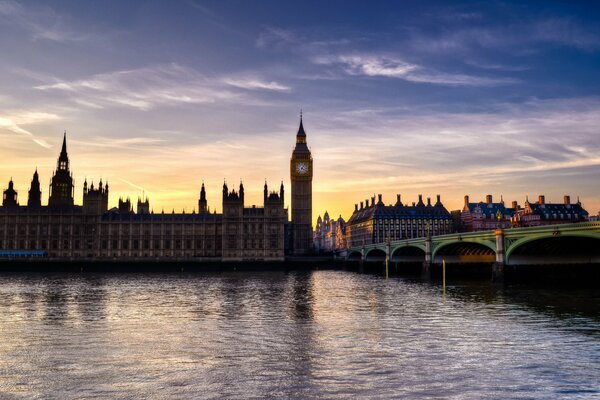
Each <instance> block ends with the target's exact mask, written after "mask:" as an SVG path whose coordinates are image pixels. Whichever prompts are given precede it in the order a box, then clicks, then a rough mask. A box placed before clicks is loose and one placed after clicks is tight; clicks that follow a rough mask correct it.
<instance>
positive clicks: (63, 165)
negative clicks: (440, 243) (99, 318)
mask: <svg viewBox="0 0 600 400" xmlns="http://www.w3.org/2000/svg"><path fill="white" fill-rule="evenodd" d="M290 177H291V207H292V212H291V214H292V215H291V220H289V218H288V210H287V209H286V208H285V206H284V186H283V183H281V186H280V187H279V191H269V190H268V187H267V183H266V182H265V186H264V200H263V206H262V207H257V206H254V205H253V206H251V207H246V206H245V204H244V185H243V184H242V183H240V185H239V188H238V190H236V189H234V188H232V189H231V190H230V189H229V187H228V186H227V184H226V183H224V184H223V197H222V199H223V203H222V207H223V208H222V214H217V213H216V212H213V213H211V212H210V211H209V207H208V204H207V201H206V190H205V187H204V184H202V188H201V190H200V199H199V200H198V212H192V213H174V212H173V213H170V214H169V213H167V214H165V213H164V212H161V213H154V212H150V204H149V200H148V199H147V198H146V199H138V202H137V209H136V210H135V212H134V210H133V207H132V204H131V202H130V200H129V199H127V200H123V199H119V203H118V207H115V208H112V209H108V194H109V188H108V183H105V184H104V185H103V183H102V181H100V182H99V184H98V186H96V187H94V184H93V183H92V184H91V185H89V186H88V184H87V181H86V182H84V184H83V205H81V206H80V205H75V204H74V199H73V197H74V184H73V177H72V173H71V170H70V165H69V157H68V153H67V140H66V133H65V137H64V139H63V143H62V149H61V152H60V155H59V157H58V162H57V168H56V171H55V172H54V175H53V177H52V180H51V183H50V193H49V198H48V205H44V206H43V205H42V192H41V189H40V182H39V177H38V173H37V170H36V171H35V173H34V175H33V179H32V181H31V186H30V189H29V196H28V199H27V205H26V206H21V205H19V203H18V197H17V192H16V191H15V189H14V185H13V182H12V179H11V181H10V182H9V185H8V188H7V189H6V190H4V193H3V199H2V207H0V258H6V257H8V258H12V257H25V258H28V257H44V258H50V259H61V260H62V259H65V260H79V259H90V258H94V259H100V260H102V259H106V260H111V259H118V260H121V259H132V260H133V259H135V260H138V259H139V260H144V259H146V260H170V259H174V260H207V261H211V260H214V261H283V260H285V259H286V256H306V255H311V254H314V253H315V252H317V253H323V252H326V253H327V252H335V251H339V250H343V249H345V248H346V247H349V246H360V245H368V244H371V243H377V242H383V241H385V240H399V239H405V238H413V237H422V236H425V235H434V236H435V235H441V234H445V233H451V232H454V231H457V230H479V229H493V227H495V226H497V224H500V225H502V226H503V227H507V226H509V225H513V226H514V225H515V224H529V225H532V224H533V225H539V224H546V223H553V224H554V223H565V222H576V221H583V220H585V219H587V217H588V215H587V212H586V211H585V210H584V209H583V208H582V207H581V203H579V201H577V203H571V202H570V198H569V197H568V196H565V201H564V203H562V204H546V203H545V201H544V198H543V196H540V200H539V201H538V202H537V203H530V202H529V201H527V202H526V203H525V207H524V208H520V207H519V206H518V205H516V204H514V203H516V202H514V203H513V207H512V208H510V207H505V206H504V202H503V201H502V202H501V203H493V202H492V200H491V196H488V198H487V199H486V202H485V203H483V202H481V203H470V202H469V200H468V196H467V197H466V198H465V207H464V209H463V210H457V211H455V212H454V211H453V212H452V213H450V212H448V210H447V209H446V208H445V207H444V206H443V204H442V203H441V200H440V196H439V195H438V196H437V201H436V203H435V204H431V201H430V199H429V198H428V199H427V204H425V203H424V202H423V199H422V196H421V195H419V201H418V203H412V205H409V204H403V203H402V201H401V199H400V195H397V199H396V203H395V204H389V205H385V204H384V203H383V201H382V196H381V195H378V199H377V202H376V201H375V196H373V197H372V198H371V199H370V200H369V199H367V200H365V202H361V203H360V206H359V205H358V204H356V205H355V208H354V212H353V214H352V215H351V217H350V218H349V219H348V222H346V221H344V220H343V218H342V217H341V216H340V218H338V219H330V218H329V215H328V214H327V213H325V219H324V220H322V219H321V217H320V216H319V218H318V220H317V226H316V227H315V228H316V229H315V232H314V234H313V228H312V179H313V158H312V155H311V153H310V150H309V148H308V145H307V142H306V132H305V131H304V127H303V123H302V115H301V116H300V126H299V128H298V132H297V134H296V146H295V148H294V150H293V152H292V156H291V159H290ZM496 218H498V220H497V221H496Z"/></svg>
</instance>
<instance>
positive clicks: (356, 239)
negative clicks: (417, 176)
mask: <svg viewBox="0 0 600 400" xmlns="http://www.w3.org/2000/svg"><path fill="white" fill-rule="evenodd" d="M452 225H453V224H452V217H451V215H450V213H449V212H448V210H446V208H445V207H444V205H443V204H442V202H441V200H440V196H439V195H438V196H437V202H436V203H435V205H432V204H431V199H429V198H428V199H427V204H425V203H423V196H422V195H419V201H418V203H412V205H411V206H408V205H404V204H403V203H402V201H401V200H400V195H397V198H396V203H395V204H394V205H392V204H389V205H385V204H384V203H383V199H382V196H381V195H378V201H377V203H376V202H375V197H371V200H370V201H369V200H368V199H367V200H365V201H364V202H360V207H359V205H358V204H355V205H354V212H353V213H352V216H351V217H350V218H349V219H348V222H347V225H346V245H347V246H348V247H359V246H365V245H370V244H374V243H384V242H385V241H387V240H388V239H389V240H401V239H410V238H418V237H425V236H427V235H431V236H437V235H443V234H446V233H451V232H452V231H453V226H452Z"/></svg>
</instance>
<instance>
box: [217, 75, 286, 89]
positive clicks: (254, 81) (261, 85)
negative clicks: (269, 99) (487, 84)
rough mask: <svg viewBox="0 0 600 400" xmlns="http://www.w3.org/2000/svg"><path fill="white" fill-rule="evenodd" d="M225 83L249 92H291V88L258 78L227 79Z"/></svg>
mask: <svg viewBox="0 0 600 400" xmlns="http://www.w3.org/2000/svg"><path fill="white" fill-rule="evenodd" d="M223 82H224V83H225V84H227V85H230V86H235V87H238V88H241V89H248V90H254V89H259V90H274V91H278V92H289V91H290V90H291V88H290V87H289V86H285V85H282V84H280V83H277V82H275V81H271V82H267V81H263V80H260V79H258V78H225V79H223Z"/></svg>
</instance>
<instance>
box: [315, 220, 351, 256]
mask: <svg viewBox="0 0 600 400" xmlns="http://www.w3.org/2000/svg"><path fill="white" fill-rule="evenodd" d="M313 245H314V248H315V251H316V252H317V253H335V252H336V251H341V250H343V249H345V248H346V221H344V218H342V216H341V215H340V216H339V218H338V219H331V218H330V217H329V213H328V212H327V211H325V214H324V215H323V218H321V216H320V215H319V217H318V218H317V225H316V226H315V232H314V240H313Z"/></svg>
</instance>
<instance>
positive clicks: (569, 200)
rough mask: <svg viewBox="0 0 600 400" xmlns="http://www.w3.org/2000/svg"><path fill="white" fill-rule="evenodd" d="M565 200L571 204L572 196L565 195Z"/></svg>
mask: <svg viewBox="0 0 600 400" xmlns="http://www.w3.org/2000/svg"><path fill="white" fill-rule="evenodd" d="M564 200H565V204H571V196H565V197H564Z"/></svg>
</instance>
